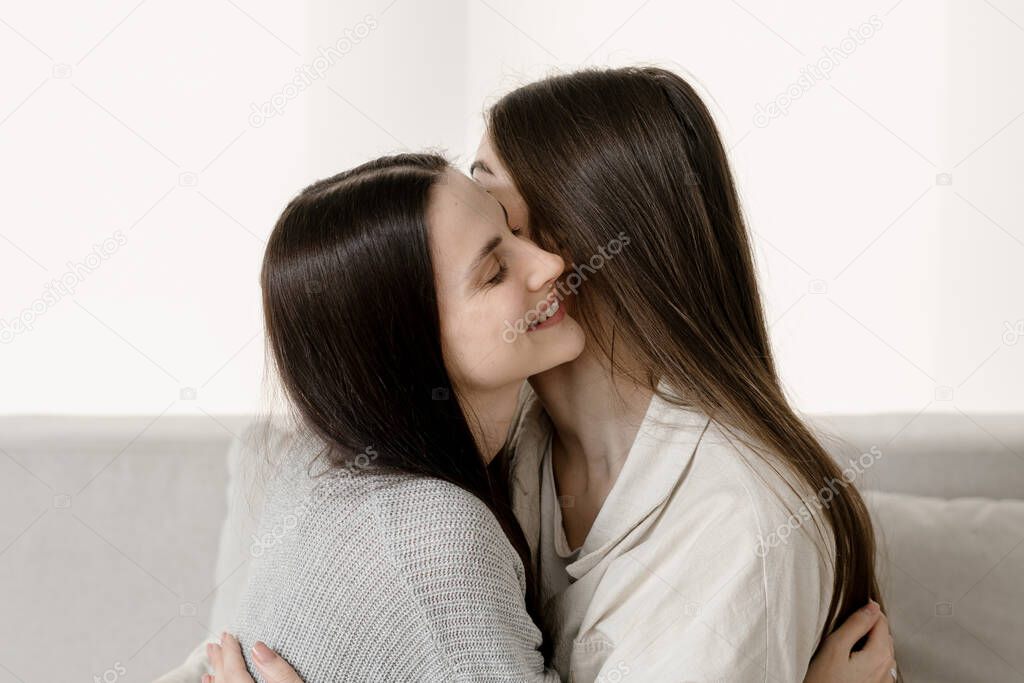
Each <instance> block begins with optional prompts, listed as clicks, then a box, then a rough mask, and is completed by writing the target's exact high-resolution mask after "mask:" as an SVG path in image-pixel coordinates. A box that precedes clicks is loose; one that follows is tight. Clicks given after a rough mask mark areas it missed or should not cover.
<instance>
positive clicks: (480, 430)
mask: <svg viewBox="0 0 1024 683" xmlns="http://www.w3.org/2000/svg"><path fill="white" fill-rule="evenodd" d="M521 387H522V382H515V383H513V384H510V385H508V386H505V387H500V388H498V389H487V390H479V391H472V392H467V393H463V394H461V395H460V401H461V402H462V405H463V406H464V408H463V410H464V412H465V414H466V421H467V422H468V423H469V428H470V431H471V432H472V433H473V439H474V440H475V441H476V445H477V449H479V451H480V454H481V455H482V456H483V458H484V464H490V462H491V460H493V459H494V456H495V455H497V454H498V452H499V451H500V450H501V447H502V446H503V445H504V444H505V439H506V438H507V437H508V430H509V427H510V426H511V423H512V416H513V414H514V413H515V410H516V401H517V400H518V398H519V390H520V388H521Z"/></svg>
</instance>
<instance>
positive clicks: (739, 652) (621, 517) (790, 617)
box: [511, 387, 834, 683]
mask: <svg viewBox="0 0 1024 683" xmlns="http://www.w3.org/2000/svg"><path fill="white" fill-rule="evenodd" d="M662 388H664V387H662ZM552 432H553V427H552V424H551V421H550V419H549V418H548V417H547V414H546V413H545V412H544V410H543V407H542V406H541V405H540V401H539V400H538V398H537V396H536V394H534V393H533V391H532V390H530V389H529V388H527V389H526V390H525V391H524V395H523V401H522V403H521V410H520V413H519V415H518V417H517V422H516V428H515V432H514V436H513V440H512V442H511V445H512V486H511V492H512V503H513V508H514V510H515V512H516V516H517V518H518V519H519V521H520V524H521V525H522V526H523V530H524V532H525V533H526V537H527V540H528V542H529V544H530V546H531V551H532V552H531V555H532V557H533V558H534V563H535V567H534V568H535V570H536V574H537V575H538V576H541V577H542V579H541V584H542V585H541V598H542V601H543V611H544V614H545V619H546V622H547V625H548V633H549V635H551V636H552V637H553V639H554V661H553V662H552V664H553V665H554V667H555V668H556V669H557V670H558V672H559V673H560V674H561V675H562V676H563V678H565V679H567V680H569V681H574V682H577V683H582V682H590V681H597V682H600V683H618V682H619V681H623V682H626V681H643V682H644V683H647V682H659V681H666V682H667V681H683V682H686V681H702V682H714V681H729V682H730V683H735V682H738V681H742V682H745V681H761V682H767V681H778V682H781V683H797V682H799V681H801V680H803V677H804V674H805V673H806V670H807V665H808V662H809V661H810V659H811V656H812V655H813V653H814V651H815V649H816V647H817V645H818V640H819V635H820V634H821V631H822V628H823V627H824V622H825V617H826V613H827V610H828V606H829V601H830V600H831V598H832V582H833V576H834V570H833V567H834V544H833V540H832V537H831V531H830V530H829V527H828V525H827V523H826V522H825V521H824V519H823V516H822V515H823V511H822V510H821V509H820V507H819V504H817V503H816V502H815V501H816V500H817V499H816V498H815V496H814V492H813V491H809V490H806V486H800V485H798V484H797V480H796V478H795V476H793V475H792V474H785V475H784V474H782V473H788V472H789V470H788V469H787V468H786V467H785V466H784V465H782V464H781V463H778V462H777V463H772V464H769V463H768V462H766V461H765V460H764V459H763V458H761V457H759V456H758V455H756V454H755V453H754V452H753V451H752V450H751V449H750V448H748V447H747V446H745V445H743V444H741V443H739V442H738V441H737V439H736V438H735V437H733V436H731V435H727V434H726V432H725V430H724V429H721V428H720V427H719V425H718V424H716V423H715V422H713V421H710V420H709V419H708V418H707V416H705V415H703V414H701V413H699V412H697V411H693V410H688V409H684V408H679V407H676V406H674V405H672V404H670V403H668V402H666V401H664V400H662V399H661V398H660V397H658V396H655V397H654V398H653V400H652V401H651V404H650V406H649V407H648V410H647V414H646V416H645V418H644V421H643V424H642V425H641V427H640V429H639V432H638V434H637V437H636V440H635V442H634V443H633V446H632V449H631V450H630V452H629V455H628V457H627V460H626V462H625V464H624V465H623V468H622V471H621V473H620V474H619V477H618V479H617V480H616V482H615V484H614V486H613V488H612V491H611V492H610V493H609V495H608V498H607V500H606V502H605V504H604V506H603V507H602V508H601V511H600V513H599V514H598V516H597V519H596V521H595V522H594V525H593V527H592V528H591V530H590V533H589V534H588V535H587V538H586V540H585V542H584V544H583V546H582V547H581V548H579V549H578V552H577V553H572V554H568V557H566V556H567V552H566V551H567V550H568V544H567V543H566V541H565V535H564V530H563V529H561V528H553V525H551V524H550V520H552V519H560V518H561V516H560V514H558V509H557V505H558V503H557V500H556V499H555V498H554V496H553V495H551V492H550V485H549V486H548V487H545V488H548V492H547V493H546V494H545V495H543V496H542V495H541V489H542V485H541V484H542V481H543V480H542V478H541V477H542V476H543V475H544V474H545V465H546V463H545V459H547V458H550V442H551V434H552ZM547 466H548V467H550V465H547ZM548 476H550V474H549V475H548ZM791 485H792V487H793V488H795V489H796V491H800V494H799V495H798V494H797V493H796V492H795V491H794V490H793V488H791ZM542 524H544V525H545V528H544V530H543V533H542V528H541V525H542ZM542 543H543V544H544V546H545V547H541V544H542ZM548 544H554V547H550V546H548ZM545 558H546V560H545ZM545 561H547V562H548V563H549V564H548V566H543V567H542V566H539V565H540V564H541V563H543V562H545ZM551 563H554V566H551ZM563 568H564V571H565V572H566V573H567V574H568V577H565V576H562V577H559V576H558V574H557V572H558V571H562V570H563ZM553 577H554V578H553Z"/></svg>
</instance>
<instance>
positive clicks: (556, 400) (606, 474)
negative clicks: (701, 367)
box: [530, 345, 654, 495]
mask: <svg viewBox="0 0 1024 683" xmlns="http://www.w3.org/2000/svg"><path fill="white" fill-rule="evenodd" d="M530 384H531V385H532V386H533V389H534V391H536V392H537V396H538V398H539V399H540V401H541V403H542V404H543V406H544V409H545V411H546V412H547V414H548V416H549V417H550V418H551V422H552V424H553V425H554V427H555V435H554V439H555V442H554V445H555V446H556V448H555V451H556V452H558V453H560V458H559V459H560V460H563V461H564V462H562V463H561V464H562V465H563V466H562V467H557V466H556V473H557V472H558V471H559V470H561V471H562V472H566V471H572V472H573V473H574V474H573V475H571V476H572V478H573V479H574V480H576V482H577V483H578V484H579V485H580V486H582V487H583V490H595V491H603V493H604V495H607V493H608V491H610V488H611V485H612V484H614V482H615V479H616V478H617V477H618V475H619V472H620V471H621V470H622V466H623V464H625V461H626V456H627V455H628V454H629V451H630V449H631V448H632V445H633V441H634V440H635V439H636V434H637V431H638V429H639V427H640V424H641V423H642V422H643V418H644V415H645V414H646V413H647V408H648V406H649V405H650V402H651V398H652V396H653V395H654V394H653V392H652V391H651V390H650V389H649V388H647V387H645V386H642V385H641V384H639V383H637V382H635V381H633V380H631V379H629V378H627V377H625V376H623V375H621V374H617V373H616V374H613V373H612V371H611V368H610V367H609V365H608V362H607V359H606V358H605V357H604V355H603V354H601V353H600V351H597V350H595V349H592V348H591V347H590V346H589V345H588V346H587V348H585V349H584V351H583V353H582V354H580V356H579V357H578V358H576V359H575V360H573V361H572V362H569V363H565V364H563V365H559V366H558V367H556V368H552V369H551V370H548V371H547V372H544V373H541V374H539V375H534V376H533V377H531V378H530ZM556 476H557V474H556Z"/></svg>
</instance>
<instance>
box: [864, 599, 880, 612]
mask: <svg viewBox="0 0 1024 683" xmlns="http://www.w3.org/2000/svg"><path fill="white" fill-rule="evenodd" d="M864 611H865V612H867V613H868V614H875V613H876V612H878V603H877V602H875V601H874V600H868V604H867V605H865V607H864Z"/></svg>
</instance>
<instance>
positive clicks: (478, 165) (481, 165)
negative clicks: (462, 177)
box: [469, 159, 494, 175]
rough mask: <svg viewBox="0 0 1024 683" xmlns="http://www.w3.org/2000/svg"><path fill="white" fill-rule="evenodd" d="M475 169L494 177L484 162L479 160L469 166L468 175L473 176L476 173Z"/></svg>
mask: <svg viewBox="0 0 1024 683" xmlns="http://www.w3.org/2000/svg"><path fill="white" fill-rule="evenodd" d="M477 169H479V170H481V171H483V172H484V173H490V174H491V175H494V171H492V170H491V167H490V166H488V165H487V163H486V162H483V161H480V160H479V159H477V160H476V161H474V162H473V163H472V164H470V165H469V175H473V174H474V173H476V172H477Z"/></svg>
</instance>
